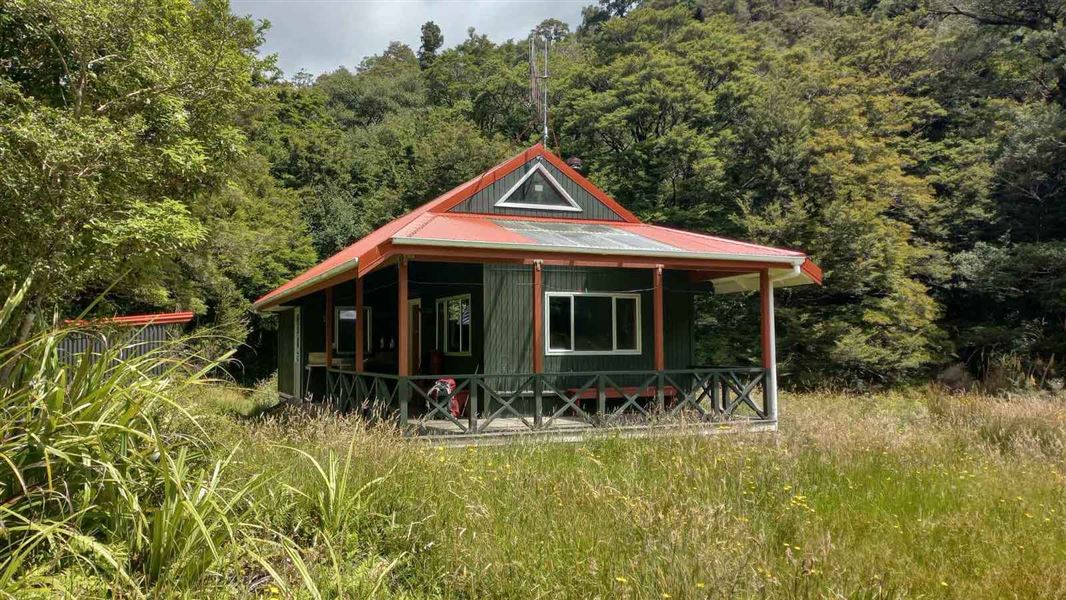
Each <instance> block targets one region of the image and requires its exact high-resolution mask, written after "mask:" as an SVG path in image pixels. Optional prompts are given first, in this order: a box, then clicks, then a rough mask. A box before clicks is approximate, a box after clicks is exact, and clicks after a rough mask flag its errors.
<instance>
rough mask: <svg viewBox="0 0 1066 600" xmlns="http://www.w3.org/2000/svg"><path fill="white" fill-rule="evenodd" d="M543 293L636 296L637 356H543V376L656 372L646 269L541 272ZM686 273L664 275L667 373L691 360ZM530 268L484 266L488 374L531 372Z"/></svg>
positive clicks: (546, 269) (649, 280)
mask: <svg viewBox="0 0 1066 600" xmlns="http://www.w3.org/2000/svg"><path fill="white" fill-rule="evenodd" d="M543 280H544V291H546V292H633V293H640V296H641V300H640V310H641V354H639V355H592V356H565V355H563V356H559V355H556V356H545V357H544V370H545V371H546V372H572V371H601V370H602V371H627V370H651V369H653V368H654V349H653V346H652V344H653V337H654V332H653V322H652V310H653V298H652V292H651V287H652V272H651V270H644V269H600V268H570V267H544V275H543ZM685 282H686V278H685V274H684V273H680V272H673V271H667V272H666V273H665V274H664V286H665V288H666V293H665V295H664V298H663V300H664V311H665V313H666V315H667V318H666V320H665V324H664V331H663V333H664V338H665V340H664V341H665V348H664V350H665V359H666V366H667V368H676V369H680V368H685V367H688V366H690V365H691V363H692V360H693V339H692V325H693V296H692V294H691V292H690V291H689V290H688V286H687V285H686V283H685ZM532 286H533V274H532V267H527V266H513V265H486V266H485V350H486V351H485V360H486V364H485V366H486V372H488V373H528V372H530V371H531V370H532V359H531V354H530V351H531V348H532V340H533V330H532V320H533V291H532Z"/></svg>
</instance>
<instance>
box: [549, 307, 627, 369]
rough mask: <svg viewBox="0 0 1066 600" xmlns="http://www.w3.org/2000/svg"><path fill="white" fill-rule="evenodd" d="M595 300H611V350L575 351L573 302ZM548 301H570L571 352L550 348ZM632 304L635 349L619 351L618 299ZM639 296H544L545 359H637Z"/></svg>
mask: <svg viewBox="0 0 1066 600" xmlns="http://www.w3.org/2000/svg"><path fill="white" fill-rule="evenodd" d="M588 296H591V297H598V298H610V299H611V348H612V349H611V350H574V349H573V348H574V342H575V341H576V340H575V336H574V333H575V332H574V327H575V325H574V321H575V313H574V298H578V297H588ZM551 298H569V299H570V349H569V350H561V349H558V348H552V347H551V306H550V302H551ZM619 298H621V299H625V300H635V301H636V306H635V308H634V316H635V318H636V321H637V322H636V326H637V327H636V340H637V347H636V348H635V349H633V348H624V349H619V348H618V299H619ZM640 301H641V295H640V294H637V293H628V292H544V311H543V314H544V355H545V356H639V355H641V354H643V342H644V339H643V326H644V323H643V322H644V315H643V313H642V312H641V310H640Z"/></svg>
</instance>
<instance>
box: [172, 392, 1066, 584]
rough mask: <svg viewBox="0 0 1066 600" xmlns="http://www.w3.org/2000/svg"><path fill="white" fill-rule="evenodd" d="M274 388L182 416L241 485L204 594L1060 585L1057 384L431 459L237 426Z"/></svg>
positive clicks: (803, 409) (282, 426)
mask: <svg viewBox="0 0 1066 600" xmlns="http://www.w3.org/2000/svg"><path fill="white" fill-rule="evenodd" d="M267 396H269V392H260V393H257V394H251V395H247V394H241V393H240V392H237V391H235V390H228V389H223V388H209V392H208V393H204V394H199V395H198V396H197V400H196V402H195V403H193V404H192V405H191V406H190V410H191V411H192V412H193V413H195V414H201V415H204V416H203V417H201V418H200V419H199V420H200V423H201V424H202V426H203V427H204V429H205V431H206V433H207V434H208V435H207V439H209V440H210V443H209V445H208V446H207V447H206V448H205V449H206V451H207V453H208V454H209V455H214V456H216V457H225V456H229V455H231V454H232V456H231V458H230V459H229V460H228V462H227V463H226V465H225V471H224V480H225V482H227V483H226V485H228V486H230V487H231V488H234V489H236V488H244V487H247V486H249V485H250V487H251V489H250V495H249V496H248V498H250V500H249V501H248V506H249V507H248V511H247V512H246V513H244V514H243V515H242V519H243V520H244V521H245V522H247V523H250V524H251V527H250V529H251V530H253V531H254V534H248V535H247V537H246V538H244V539H242V540H240V541H237V542H233V543H231V544H230V545H229V551H228V552H227V553H226V555H225V556H224V557H223V558H222V559H221V561H220V563H219V564H218V565H217V567H216V570H217V573H218V574H217V575H215V576H214V578H213V579H212V578H211V577H208V578H207V581H205V582H203V583H202V585H209V586H214V587H212V588H210V589H214V590H216V592H217V593H218V594H224V595H246V594H249V593H251V594H265V595H268V596H269V595H279V596H288V595H302V596H306V597H318V596H321V597H341V596H343V597H365V596H370V595H373V596H380V597H405V598H406V597H410V598H423V597H425V598H436V597H444V598H727V597H765V598H838V597H839V598H903V597H927V598H1009V597H1018V598H1062V597H1066V516H1064V513H1066V402H1064V400H1063V399H1062V398H1059V399H1055V398H1049V397H1040V398H1037V397H1017V398H1010V399H1003V398H990V397H982V396H977V395H965V396H952V395H947V394H946V393H942V392H939V391H936V390H932V389H930V390H919V391H913V392H906V393H883V394H877V395H866V396H858V395H848V394H840V393H819V394H813V393H812V394H784V395H783V397H782V401H781V415H782V421H781V424H780V432H779V434H777V435H769V434H751V435H722V436H717V437H692V436H680V437H677V438H673V439H655V440H622V439H606V440H597V441H591V442H588V443H584V444H546V443H540V444H517V445H513V446H508V447H492V448H467V449H442V448H435V447H428V446H425V445H422V444H420V443H417V442H411V441H406V440H402V439H400V438H398V437H397V436H396V435H395V434H393V433H391V432H384V431H366V430H365V429H364V428H363V427H362V426H361V424H360V423H358V422H356V421H350V420H346V419H344V418H339V417H336V416H330V415H319V416H308V415H282V416H274V417H269V418H263V417H258V418H257V417H249V416H247V415H251V414H254V412H255V411H256V409H257V406H259V405H261V404H262V403H264V402H266V401H267V400H266V398H267ZM172 427H173V428H174V430H175V431H181V430H188V427H189V425H188V424H187V423H182V420H181V419H180V418H178V417H175V418H174V424H173V425H172ZM253 556H254V557H256V558H252V557H253ZM235 573H239V574H240V575H234V574H235ZM205 589H207V588H205ZM171 591H179V590H171Z"/></svg>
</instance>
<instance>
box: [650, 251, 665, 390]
mask: <svg viewBox="0 0 1066 600" xmlns="http://www.w3.org/2000/svg"><path fill="white" fill-rule="evenodd" d="M654 273H655V278H654V279H655V282H654V288H655V291H654V304H655V307H654V310H653V312H654V315H653V317H652V318H653V322H654V331H655V342H654V344H655V370H656V371H662V370H664V369H666V354H665V351H664V349H663V344H664V342H663V340H664V336H663V267H662V265H659V266H657V267H655V271H654Z"/></svg>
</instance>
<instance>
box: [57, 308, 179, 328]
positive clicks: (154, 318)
mask: <svg viewBox="0 0 1066 600" xmlns="http://www.w3.org/2000/svg"><path fill="white" fill-rule="evenodd" d="M192 318H193V314H192V312H189V311H185V312H169V313H152V314H145V315H123V316H120V317H103V318H97V319H89V320H88V321H75V320H69V321H65V323H66V324H68V325H70V324H74V323H79V324H93V325H117V326H120V327H137V326H141V325H169V324H171V323H188V322H189V321H192Z"/></svg>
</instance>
